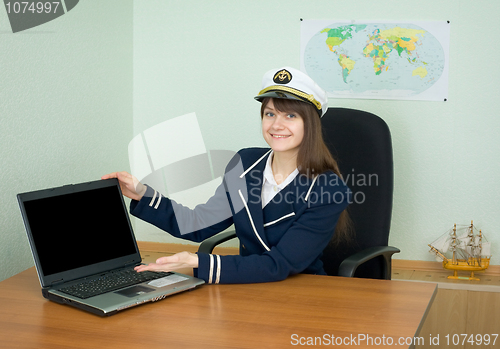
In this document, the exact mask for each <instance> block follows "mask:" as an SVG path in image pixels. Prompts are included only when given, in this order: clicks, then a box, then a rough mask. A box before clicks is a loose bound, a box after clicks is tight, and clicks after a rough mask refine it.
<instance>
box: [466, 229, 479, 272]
mask: <svg viewBox="0 0 500 349" xmlns="http://www.w3.org/2000/svg"><path fill="white" fill-rule="evenodd" d="M467 237H468V238H469V242H468V243H467V246H468V248H466V250H465V252H466V253H467V264H469V265H471V264H472V265H474V257H475V252H476V251H475V248H474V242H475V241H474V224H473V222H472V220H471V221H470V228H469V234H468V235H467Z"/></svg>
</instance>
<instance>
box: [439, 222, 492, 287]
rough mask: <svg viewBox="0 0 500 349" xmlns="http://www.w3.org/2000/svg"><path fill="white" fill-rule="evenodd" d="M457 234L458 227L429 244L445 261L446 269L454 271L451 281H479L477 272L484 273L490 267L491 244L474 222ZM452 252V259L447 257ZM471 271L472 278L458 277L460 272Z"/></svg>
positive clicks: (455, 226)
mask: <svg viewBox="0 0 500 349" xmlns="http://www.w3.org/2000/svg"><path fill="white" fill-rule="evenodd" d="M459 230H465V231H464V232H463V233H462V232H461V231H459V232H458V233H457V225H456V224H455V225H454V227H453V229H451V230H450V231H448V232H446V233H445V234H444V235H443V236H441V237H440V238H438V239H437V240H436V241H434V242H433V243H431V244H429V247H430V248H431V250H430V251H429V252H431V253H435V254H436V256H437V257H438V258H440V259H442V260H443V267H444V268H445V269H449V270H453V275H450V276H448V278H449V279H468V280H479V279H478V278H477V277H475V276H474V272H475V271H482V270H485V269H487V268H488V266H489V265H490V258H491V254H490V243H489V242H488V241H487V240H486V238H485V237H484V235H483V233H482V232H481V230H479V231H478V230H477V229H476V228H475V227H474V225H473V223H472V221H471V222H470V226H464V228H462V229H459ZM447 252H451V253H452V257H451V258H448V257H446V253H447ZM459 270H462V271H470V273H471V274H470V277H461V276H458V271H459Z"/></svg>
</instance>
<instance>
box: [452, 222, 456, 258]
mask: <svg viewBox="0 0 500 349" xmlns="http://www.w3.org/2000/svg"><path fill="white" fill-rule="evenodd" d="M451 248H452V251H453V258H452V262H451V263H452V264H457V256H456V251H457V224H456V223H455V225H454V226H453V234H452V235H451Z"/></svg>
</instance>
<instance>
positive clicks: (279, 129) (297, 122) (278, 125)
mask: <svg viewBox="0 0 500 349" xmlns="http://www.w3.org/2000/svg"><path fill="white" fill-rule="evenodd" d="M262 135H263V136H264V139H265V140H266V142H267V144H269V146H270V147H271V148H272V149H273V151H275V152H282V153H283V154H287V155H297V153H298V151H299V148H300V145H301V143H302V139H303V138H304V120H303V119H302V116H301V115H299V114H298V113H295V112H283V111H279V110H277V109H276V108H275V107H274V102H273V100H272V99H270V100H269V102H268V103H267V105H266V106H265V108H264V111H263V114H262Z"/></svg>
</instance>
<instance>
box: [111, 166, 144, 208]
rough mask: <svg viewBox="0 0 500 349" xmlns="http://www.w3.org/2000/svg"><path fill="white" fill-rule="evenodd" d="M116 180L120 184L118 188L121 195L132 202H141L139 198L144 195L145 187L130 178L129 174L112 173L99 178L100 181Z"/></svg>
mask: <svg viewBox="0 0 500 349" xmlns="http://www.w3.org/2000/svg"><path fill="white" fill-rule="evenodd" d="M109 178H118V181H119V182H120V188H121V190H122V194H123V195H125V196H126V197H128V198H130V199H132V200H137V201H139V200H141V198H142V197H143V196H144V194H146V189H147V187H146V186H145V185H144V184H142V183H141V182H139V180H138V179H137V178H135V177H134V176H132V175H131V174H130V173H127V172H125V171H123V172H113V173H110V174H107V175H104V176H102V177H101V179H109Z"/></svg>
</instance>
